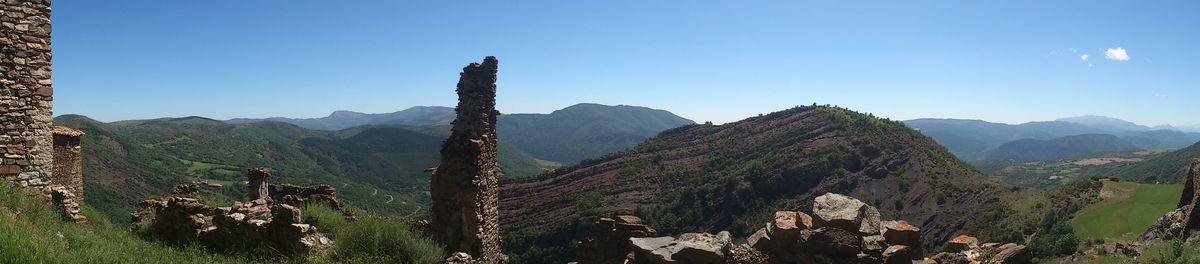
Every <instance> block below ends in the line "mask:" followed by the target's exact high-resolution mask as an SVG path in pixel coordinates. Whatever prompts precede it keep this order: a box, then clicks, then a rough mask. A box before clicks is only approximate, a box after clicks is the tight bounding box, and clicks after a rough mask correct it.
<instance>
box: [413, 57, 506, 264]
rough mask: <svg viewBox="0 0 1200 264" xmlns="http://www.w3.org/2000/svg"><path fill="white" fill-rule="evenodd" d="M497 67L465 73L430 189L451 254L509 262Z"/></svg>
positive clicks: (437, 232)
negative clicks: (503, 224) (501, 197)
mask: <svg viewBox="0 0 1200 264" xmlns="http://www.w3.org/2000/svg"><path fill="white" fill-rule="evenodd" d="M496 67H497V62H496V58H495V57H491V56H489V57H487V58H484V59H483V63H482V64H480V63H471V64H470V65H467V67H465V68H463V72H462V73H461V74H460V77H459V79H458V107H457V108H456V109H455V112H456V113H457V116H456V117H455V119H454V123H453V127H452V128H451V130H450V138H448V139H446V142H445V143H443V144H442V163H441V165H439V166H438V167H437V169H436V170H435V171H434V172H433V179H432V181H431V186H430V195H431V196H432V198H433V208H432V210H433V213H432V215H433V219H432V222H431V225H432V230H433V232H434V236H435V237H436V238H437V239H438V240H439V241H441V242H442V243H444V244H446V246H447V247H448V248H449V249H450V250H451V251H455V252H465V253H467V254H470V255H471V256H474V257H476V258H478V259H480V260H482V261H483V262H485V263H497V262H504V259H506V258H505V257H504V256H503V255H501V254H500V210H499V209H498V207H497V203H498V196H497V195H498V192H499V186H498V183H497V178H496V176H497V173H498V172H499V169H498V167H497V165H496V146H497V145H496V117H497V116H499V115H500V112H497V111H496V69H497V68H496Z"/></svg>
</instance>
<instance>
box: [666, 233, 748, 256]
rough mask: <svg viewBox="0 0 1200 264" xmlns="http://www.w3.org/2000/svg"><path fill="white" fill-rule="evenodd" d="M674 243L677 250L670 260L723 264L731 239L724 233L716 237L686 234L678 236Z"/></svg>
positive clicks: (703, 234) (704, 234) (702, 234)
mask: <svg viewBox="0 0 1200 264" xmlns="http://www.w3.org/2000/svg"><path fill="white" fill-rule="evenodd" d="M675 243H676V244H675V246H676V247H678V248H679V249H678V250H676V251H675V254H674V255H672V256H671V258H672V259H675V260H678V261H683V262H684V263H698V264H721V263H725V256H726V255H727V254H728V253H729V246H730V245H731V244H732V243H733V238H732V237H730V235H729V232H725V231H722V232H720V233H717V234H716V235H713V234H706V233H687V234H683V235H680V236H679V239H678V240H676V241H675Z"/></svg>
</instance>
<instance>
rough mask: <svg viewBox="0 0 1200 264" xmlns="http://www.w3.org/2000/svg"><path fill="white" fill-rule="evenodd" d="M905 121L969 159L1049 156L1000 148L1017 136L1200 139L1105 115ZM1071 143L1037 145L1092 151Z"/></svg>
mask: <svg viewBox="0 0 1200 264" xmlns="http://www.w3.org/2000/svg"><path fill="white" fill-rule="evenodd" d="M904 123H905V124H906V125H908V126H909V127H912V128H914V129H917V130H918V131H921V133H922V134H925V135H926V136H929V137H931V138H933V139H934V140H936V141H937V142H938V143H940V144H942V145H944V146H946V148H948V149H950V151H951V152H953V153H954V154H955V155H957V156H958V157H959V158H961V159H964V160H969V161H976V160H986V159H993V158H998V157H997V156H996V155H993V153H994V152H997V151H999V152H1002V153H1007V154H999V155H1000V156H1003V157H1008V158H1012V159H1018V160H1039V159H1043V158H1045V157H1049V156H1042V157H1036V156H1037V155H1041V154H1033V153H1029V156H1023V154H1022V152H1020V151H1014V150H1019V149H1013V148H1012V147H1014V146H1012V145H1010V146H1009V147H1008V148H1006V149H1005V150H998V148H1000V147H1001V146H1002V145H1004V144H1005V143H1009V142H1013V141H1017V140H1030V139H1032V140H1043V141H1045V142H1049V141H1048V140H1054V139H1058V138H1062V137H1066V136H1075V135H1084V134H1106V135H1112V136H1114V137H1091V138H1088V139H1089V140H1090V141H1092V143H1091V144H1105V145H1110V146H1118V145H1123V144H1124V142H1127V143H1132V144H1133V146H1134V147H1135V148H1141V149H1178V148H1183V147H1187V146H1189V145H1191V144H1194V143H1196V142H1197V141H1200V133H1196V132H1184V131H1180V130H1177V129H1174V128H1172V129H1162V128H1161V127H1157V128H1155V127H1147V126H1142V125H1137V124H1134V123H1132V122H1128V121H1124V120H1120V119H1115V118H1110V117H1100V116H1083V117H1072V118H1063V119H1059V120H1057V121H1042V122H1029V123H1023V124H1017V125H1009V124H1002V123H992V122H987V121H982V120H964V119H915V120H909V121H905V122H904ZM1098 140H1110V141H1112V142H1099V141H1098ZM1069 141H1072V139H1060V140H1058V141H1057V142H1069ZM1119 141H1124V142H1119ZM1031 143H1036V142H1035V141H1025V142H1023V143H1018V144H1017V145H1016V146H1031V145H1030V144H1031ZM1068 145H1070V144H1066V145H1064V144H1057V145H1042V146H1041V147H1043V148H1042V149H1040V150H1038V152H1041V153H1047V152H1055V153H1060V154H1057V155H1050V156H1061V155H1067V156H1078V155H1086V154H1090V153H1087V152H1086V151H1087V149H1083V148H1078V147H1068ZM1055 147H1065V148H1064V149H1058V150H1048V149H1046V148H1055ZM1093 150H1094V149H1093Z"/></svg>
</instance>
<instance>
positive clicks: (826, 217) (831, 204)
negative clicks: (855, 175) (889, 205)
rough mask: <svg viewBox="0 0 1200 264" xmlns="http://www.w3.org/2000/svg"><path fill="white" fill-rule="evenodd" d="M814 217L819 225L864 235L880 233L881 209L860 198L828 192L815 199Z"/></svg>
mask: <svg viewBox="0 0 1200 264" xmlns="http://www.w3.org/2000/svg"><path fill="white" fill-rule="evenodd" d="M813 215H814V216H815V218H814V219H813V220H814V222H815V224H816V226H818V227H833V228H838V229H842V230H848V231H855V232H858V233H859V234H862V235H872V234H879V210H877V209H875V207H871V206H870V205H867V204H866V203H863V202H862V201H859V200H858V199H854V198H853V197H850V196H845V195H841V194H834V193H826V194H825V195H821V196H818V197H817V198H816V199H815V200H814V201H813Z"/></svg>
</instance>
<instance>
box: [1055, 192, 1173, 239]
mask: <svg viewBox="0 0 1200 264" xmlns="http://www.w3.org/2000/svg"><path fill="white" fill-rule="evenodd" d="M1182 193H1183V185H1182V184H1138V183H1132V182H1112V181H1105V182H1104V189H1102V190H1101V191H1100V197H1101V198H1102V199H1104V200H1103V201H1101V202H1099V203H1096V204H1093V205H1091V206H1088V207H1087V208H1084V209H1083V210H1080V211H1079V213H1077V214H1075V218H1073V219H1071V228H1073V229H1074V230H1075V233H1076V234H1078V235H1079V237H1080V238H1103V239H1118V238H1132V237H1135V236H1137V235H1139V234H1141V233H1142V232H1143V231H1145V230H1146V228H1147V227H1149V226H1150V225H1151V224H1153V223H1154V221H1155V220H1157V219H1158V217H1159V216H1162V215H1163V214H1165V213H1166V212H1168V211H1171V210H1173V209H1175V206H1176V204H1177V203H1178V202H1179V196H1180V194H1182Z"/></svg>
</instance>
